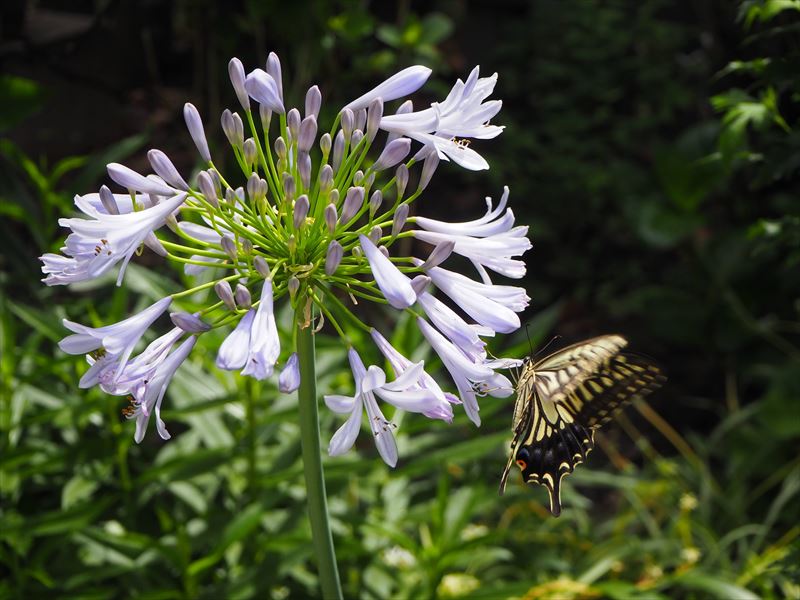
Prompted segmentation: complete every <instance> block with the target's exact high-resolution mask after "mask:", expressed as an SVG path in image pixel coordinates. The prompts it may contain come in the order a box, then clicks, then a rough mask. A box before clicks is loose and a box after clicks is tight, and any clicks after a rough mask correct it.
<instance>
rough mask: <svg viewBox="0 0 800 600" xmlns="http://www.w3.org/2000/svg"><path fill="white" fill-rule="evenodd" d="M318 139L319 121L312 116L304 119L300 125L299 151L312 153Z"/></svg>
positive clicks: (298, 136) (298, 135)
mask: <svg viewBox="0 0 800 600" xmlns="http://www.w3.org/2000/svg"><path fill="white" fill-rule="evenodd" d="M315 137H317V119H316V117H313V116H310V117H306V118H305V119H303V122H302V123H300V130H299V132H298V134H297V149H298V150H299V151H300V152H310V151H311V147H312V146H313V145H314V138H315Z"/></svg>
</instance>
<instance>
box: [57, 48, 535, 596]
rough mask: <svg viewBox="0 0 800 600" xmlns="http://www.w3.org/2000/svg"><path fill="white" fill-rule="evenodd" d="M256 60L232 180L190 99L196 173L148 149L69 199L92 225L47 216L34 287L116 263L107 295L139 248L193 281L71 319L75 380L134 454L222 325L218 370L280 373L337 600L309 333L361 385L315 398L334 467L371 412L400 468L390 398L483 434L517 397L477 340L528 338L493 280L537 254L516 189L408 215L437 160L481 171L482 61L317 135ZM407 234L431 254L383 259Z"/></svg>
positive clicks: (314, 114)
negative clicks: (60, 238)
mask: <svg viewBox="0 0 800 600" xmlns="http://www.w3.org/2000/svg"><path fill="white" fill-rule="evenodd" d="M265 67H266V68H265V69H260V68H257V69H254V70H253V71H251V72H250V73H246V72H245V69H244V66H243V65H242V63H241V62H240V61H239V60H238V59H236V58H234V59H232V60H231V61H230V63H229V75H230V79H231V83H232V84H233V88H234V91H235V93H236V97H237V99H238V102H239V104H240V106H241V110H240V111H231V110H227V109H226V110H225V111H224V112H223V113H222V116H221V124H222V129H223V131H224V133H225V137H226V138H227V140H228V143H229V145H230V151H231V152H232V155H233V158H234V160H235V163H236V165H238V170H236V172H233V173H229V172H226V173H223V172H222V171H221V170H220V169H219V168H218V167H217V163H215V161H214V160H213V158H212V154H211V151H210V147H209V144H208V142H207V140H206V136H205V132H204V126H203V120H202V118H201V116H200V114H199V112H198V111H197V109H196V108H195V107H194V106H193V105H192V104H188V103H187V104H186V105H185V107H184V111H183V114H184V119H185V121H186V125H187V128H188V130H189V134H190V136H191V138H192V140H193V142H194V144H195V146H196V148H197V151H198V153H199V156H200V159H201V164H202V167H201V170H200V171H199V172H197V173H196V174H195V175H194V176H192V177H190V176H188V174H186V176H185V175H182V174H181V173H180V172H179V171H178V169H177V168H176V167H175V165H174V164H173V163H172V162H171V161H170V159H169V157H167V155H166V154H164V153H163V152H161V151H160V150H156V149H153V150H151V151H150V152H148V155H147V156H148V159H149V162H150V165H151V167H152V171H153V172H152V173H150V174H146V175H143V174H140V173H137V172H135V171H133V170H131V169H130V168H128V167H125V166H123V165H119V164H116V163H114V164H110V165H108V174H109V177H110V178H111V180H112V181H113V182H114V183H115V184H116V185H118V186H119V188H120V191H119V192H117V193H114V192H112V191H111V190H110V189H109V188H108V187H106V186H103V187H102V188H101V189H100V190H99V193H96V194H87V195H85V196H78V197H76V198H75V204H76V206H77V208H78V209H79V210H80V211H81V212H82V213H83V215H84V217H83V218H65V219H61V220H60V221H59V223H60V224H61V225H62V226H64V227H66V228H68V229H69V230H70V234H69V235H68V237H67V239H66V242H65V244H64V246H63V248H62V249H61V254H45V255H44V256H42V257H41V260H42V263H43V266H42V271H43V273H44V274H45V275H46V277H45V279H44V282H45V283H47V284H48V285H63V284H69V283H75V282H81V281H86V280H89V279H93V278H96V277H100V276H102V275H105V274H107V273H109V272H112V271H113V270H114V269H117V271H116V275H117V277H116V284H117V285H122V284H123V281H124V275H125V269H126V267H127V265H128V263H129V261H130V260H132V259H134V257H135V256H138V255H139V254H141V253H142V252H144V251H146V250H145V248H146V249H148V250H149V251H151V252H154V253H156V254H157V255H159V256H161V257H163V258H165V259H167V260H169V261H173V262H175V263H178V264H179V265H181V266H182V268H183V269H184V272H185V273H186V274H187V275H189V276H193V277H194V276H196V277H198V278H199V281H198V283H197V285H196V286H195V287H192V288H190V289H185V290H179V291H176V292H175V293H173V294H170V295H169V296H167V297H165V298H163V299H161V300H159V301H157V302H156V303H154V304H153V305H151V306H150V307H148V308H146V309H145V310H143V311H142V312H140V313H138V314H136V315H133V316H131V317H129V318H127V319H125V320H123V321H121V322H119V323H116V324H112V325H107V326H104V327H97V328H93V327H88V326H85V325H81V324H78V323H73V322H70V321H65V322H64V325H65V326H66V327H67V328H68V329H69V330H70V331H72V332H73V333H72V334H71V335H69V336H67V337H66V338H64V340H62V342H61V344H60V346H61V348H62V349H63V350H64V351H65V352H68V353H71V354H87V361H88V363H89V365H90V366H89V369H88V370H87V372H86V374H85V375H84V376H83V377H82V379H81V381H80V385H81V387H89V386H93V385H99V386H100V387H101V388H102V389H103V390H104V391H106V392H107V393H110V394H115V395H126V396H130V397H131V404H130V406H129V407H128V408H127V409H126V410H125V411H124V412H125V414H126V416H127V417H128V418H131V419H135V421H136V431H135V439H136V441H137V442H140V441H141V440H142V439H143V437H144V435H145V429H146V428H147V426H148V423H149V421H150V417H151V415H153V414H154V415H155V417H156V418H155V421H156V430H157V432H158V434H159V435H160V436H161V437H162V438H163V439H168V438H169V437H170V435H169V433H168V431H167V425H166V424H165V423H164V422H163V421H162V419H161V416H160V414H161V405H162V402H163V400H164V396H165V392H166V389H167V386H168V385H169V382H170V380H171V379H172V377H173V375H174V374H175V372H176V370H177V369H178V368H179V367H180V365H181V363H182V362H183V361H184V360H185V359H186V358H187V357H188V356H189V354H190V352H191V351H192V349H193V348H194V347H195V345H196V344H197V343H198V342H202V341H201V339H200V338H202V337H203V336H204V334H205V333H207V332H208V331H210V330H213V329H222V330H223V331H225V332H226V336H225V339H224V341H223V342H222V343H221V345H219V347H218V348H215V349H214V351H215V352H216V365H217V367H218V368H220V369H225V370H231V371H238V372H239V373H241V374H242V375H245V376H250V377H254V378H256V379H258V380H264V379H267V378H270V377H273V376H275V375H276V372H277V376H275V380H276V384H277V386H278V389H279V390H280V391H281V392H284V393H290V392H293V391H295V390H297V391H298V394H299V407H300V410H299V419H300V423H301V433H302V435H303V461H304V464H305V469H306V482H307V486H308V493H309V503H310V504H309V512H310V515H311V521H312V531H313V532H314V541H315V546H316V549H317V554H318V558H319V562H320V577H321V581H322V586H323V592H324V594H325V596H326V597H327V596H337V595H339V591H338V590H339V588H338V578H337V575H336V566H335V562H334V560H333V550H332V544H331V538H330V530H329V527H328V524H327V510H326V506H325V493H324V480H323V478H322V468H321V464H320V462H319V426H318V420H317V408H318V407H317V404H318V399H317V396H316V390H315V381H314V380H315V376H314V365H313V355H314V345H313V333H314V332H316V331H319V330H320V329H321V328H322V327H323V326H324V325H326V324H327V325H328V326H329V327H330V328H331V329H332V330H333V331H335V332H336V333H337V334H338V335H339V336H340V337H341V338H342V340H343V343H344V345H345V346H346V347H347V349H348V357H349V362H350V366H351V368H352V371H353V376H354V380H355V391H354V394H353V395H352V396H348V395H326V396H325V403H326V404H327V406H328V407H329V408H330V409H331V410H332V411H334V412H335V413H339V414H342V415H346V420H345V422H344V424H343V425H342V426H341V428H340V429H339V430H338V431H337V432H336V433H334V434H333V436H332V437H331V439H330V444H329V446H328V452H329V454H331V455H339V454H342V453H344V452H347V451H348V450H349V449H350V448H351V447H352V446H353V444H354V442H355V440H356V438H357V436H358V434H359V432H360V430H361V428H362V425H363V424H364V420H365V419H366V422H367V425H368V428H369V430H370V436H371V438H373V439H374V441H375V444H376V446H377V450H378V453H379V454H380V456H381V457H382V458H383V460H384V461H385V462H386V463H387V464H388V465H390V466H392V467H394V466H395V465H396V463H397V461H398V452H397V445H396V443H395V437H394V436H395V426H394V424H393V423H392V422H391V421H390V420H389V419H387V417H386V416H385V413H384V412H383V411H384V408H385V407H386V406H387V405H388V406H391V407H393V408H394V409H397V410H405V411H410V412H414V413H419V414H421V415H424V416H425V417H428V418H431V419H438V420H443V421H446V422H451V421H452V420H453V418H454V411H453V407H454V406H455V405H463V408H464V410H465V412H466V414H467V416H468V417H469V419H471V420H472V421H473V422H474V423H475V424H476V425H479V424H480V415H479V410H480V406H479V402H478V398H479V397H480V396H483V395H486V394H490V395H494V396H498V397H505V396H508V395H510V394H511V391H512V390H511V384H510V382H509V381H508V379H506V378H505V377H504V376H503V375H502V374H500V373H499V372H498V369H502V368H507V367H508V366H509V365H510V364H512V362H513V361H498V360H493V359H490V358H489V357H488V355H487V352H486V349H485V346H486V342H485V341H484V339H485V338H487V337H492V336H494V335H495V334H496V333H509V332H511V331H514V330H515V329H517V328H518V327H519V325H520V320H519V316H518V313H519V312H521V311H522V310H524V309H525V307H526V306H527V304H528V301H529V298H528V296H527V295H526V294H525V291H524V290H523V289H522V288H520V287H515V286H511V285H507V284H502V285H500V284H497V283H495V282H494V281H493V280H492V278H493V277H495V276H497V275H499V276H503V277H508V278H512V279H519V278H521V277H523V276H524V274H525V264H524V262H522V261H521V260H519V257H520V256H521V255H522V254H523V253H524V252H525V251H526V250H528V249H529V248H530V241H529V240H528V238H527V227H522V226H516V227H515V226H514V214H513V213H512V211H511V209H509V208H507V204H508V197H509V191H508V188H505V189H504V190H503V193H502V196H501V198H500V201H499V203H498V204H497V206H494V205H493V203H492V201H491V199H488V198H487V211H486V213H485V214H484V215H483V216H481V217H478V218H476V219H474V220H471V221H466V222H462V223H448V222H444V221H438V220H434V219H430V218H426V217H421V216H414V214H413V213H412V206H414V202H415V200H417V198H418V197H420V195H421V194H422V193H423V191H424V190H425V188H426V187H427V186H428V183H429V182H430V181H431V178H432V176H433V175H434V174H435V171H436V170H437V168H438V166H439V164H440V163H441V161H450V160H452V161H453V162H455V163H456V164H458V165H460V166H462V167H464V168H467V169H471V170H481V169H487V168H488V164H487V163H486V161H485V160H484V159H483V157H481V156H480V155H479V154H478V153H477V152H476V151H475V150H474V149H472V148H470V147H469V145H470V141H471V139H473V138H477V139H487V138H493V137H496V136H497V135H499V134H500V133H501V132H502V129H503V128H502V127H499V126H496V125H491V124H489V120H490V119H491V118H493V117H494V116H495V115H496V114H497V112H498V111H499V110H500V107H501V102H500V101H499V100H487V98H488V97H489V96H490V95H491V94H492V92H493V89H494V85H495V82H496V80H497V76H496V75H493V76H491V77H487V78H481V77H479V71H478V68H477V67H476V68H475V69H474V70H473V71H472V72H471V73H470V75H469V77H468V78H467V79H466V81H461V80H458V81H457V82H456V83H455V85H454V86H453V88H452V90H451V92H450V93H449V94H448V96H447V97H446V98H445V99H444V100H443V101H442V102H440V103H439V102H434V103H433V104H431V105H430V106H429V107H428V108H425V109H423V110H420V111H414V110H413V105H412V104H411V101H409V100H406V101H404V102H402V103H401V104H399V106H398V107H397V108H396V109H395V111H394V114H385V108H386V104H387V103H389V102H391V101H394V100H401V99H403V98H405V97H406V96H408V95H409V94H412V93H414V92H416V91H417V90H418V89H419V88H420V87H421V86H422V85H423V84H424V83H425V81H426V80H427V78H428V77H429V75H430V69H427V68H426V67H422V66H413V67H409V68H407V69H404V70H403V71H400V72H399V73H397V74H395V75H393V76H392V77H390V78H389V79H387V80H386V81H384V82H383V83H381V84H380V85H378V86H377V87H375V88H374V89H372V90H370V91H368V92H367V93H365V94H363V95H362V96H360V97H358V98H357V99H355V100H353V101H352V102H350V103H349V104H347V105H346V106H345V107H344V108H343V109H341V110H340V111H339V112H338V113H337V116H336V118H335V119H334V121H333V123H332V124H330V126H329V127H327V131H326V132H325V133H321V134H320V132H321V131H325V130H324V129H321V127H320V124H319V123H318V119H319V116H320V109H321V106H322V93H321V91H320V89H319V88H318V87H317V86H313V87H311V88H310V89H309V90H308V93H307V94H306V96H305V102H304V104H303V107H302V108H303V109H302V110H300V109H298V108H290V107H289V106H290V105H289V104H288V103H287V100H288V99H287V98H284V95H283V89H284V88H283V81H282V70H281V65H280V61H279V60H278V57H277V56H276V55H275V54H274V53H273V54H270V56H269V59H268V61H267V64H266V66H265ZM381 132H383V133H381ZM220 164H221V163H220ZM432 200H433V201H435V200H436V199H435V198H434V199H432ZM422 210H423V212H424V206H423V207H422ZM404 238H413V239H415V240H416V241H417V244H416V247H418V248H419V249H420V250H421V251H424V250H426V249H427V250H429V251H428V253H427V255H424V254H423V255H422V256H404V255H399V254H398V253H397V252H396V251H395V248H396V247H397V242H398V241H400V240H402V239H404ZM416 253H417V254H419V253H420V252H416ZM452 254H457V255H459V256H461V257H463V258H466V259H467V260H469V261H470V262H471V263H472V265H474V268H475V270H476V272H477V275H478V279H473V278H471V277H468V276H466V275H463V274H460V273H456V272H454V271H452V270H449V269H447V268H445V267H444V266H442V265H443V263H444V262H445V261H446V260H447V259H448V257H449V256H451V255H452ZM490 272H491V274H490ZM211 289H213V291H214V294H215V299H214V301H212V302H211V303H210V304H208V305H207V306H204V307H202V308H201V309H200V310H196V311H195V312H191V313H190V312H188V311H187V310H185V307H184V309H183V310H182V307H181V304H182V301H183V299H184V298H186V297H195V293H196V292H199V291H203V290H211ZM437 290H438V291H439V292H441V295H439V296H438V297H437ZM280 302H288V303H290V304H291V308H292V314H294V315H295V316H294V331H293V335H292V337H291V339H292V340H293V343H292V346H291V347H288V348H287V347H282V346H281V340H280V337H279V334H278V323H277V322H276V319H275V306H276V304H277V303H280ZM367 302H374V303H377V304H382V305H386V306H387V307H388V308H390V309H392V310H394V311H398V312H399V311H406V312H408V313H410V314H411V315H412V316H413V317H414V319H415V322H416V323H418V326H419V328H420V331H421V332H422V334H423V336H424V337H425V339H426V340H427V341H428V343H429V344H430V345H431V347H432V349H433V351H434V352H435V353H436V354H438V356H439V358H440V359H441V361H442V363H443V365H444V366H445V368H446V370H447V372H448V373H449V375H450V379H449V380H446V379H445V380H439V381H437V380H436V379H434V377H433V376H432V375H431V374H430V373H428V372H427V371H426V369H425V363H424V362H423V361H418V362H413V361H412V360H410V359H409V358H407V357H405V356H403V355H402V354H401V353H400V352H399V351H398V350H397V349H396V348H394V347H393V346H392V345H391V344H390V342H389V341H388V339H387V337H385V336H386V334H388V330H387V328H386V327H385V326H383V325H382V326H381V327H380V328H379V329H380V330H379V329H376V328H373V327H372V326H371V325H370V324H368V323H366V322H364V321H363V318H362V316H360V314H359V313H360V311H359V306H360V305H361V304H363V303H367ZM167 313H168V314H169V319H170V320H171V322H172V327H171V328H170V329H169V330H168V331H167V333H165V334H163V335H161V336H160V337H157V338H156V339H154V340H153V341H151V342H150V343H149V344H148V345H146V347H144V348H143V349H142V350H141V351H140V352H139V354H136V350H137V348H138V347H139V346H140V345H144V342H143V340H144V339H145V338H146V337H147V336H148V334H147V331H148V330H149V328H150V327H151V326H153V325H154V324H155V323H156V322H157V321H158V320H159V319H161V320H165V319H166V315H167ZM381 322H382V323H384V322H385V321H381ZM352 328H361V329H363V330H364V331H365V332H368V333H369V334H370V336H371V339H372V340H373V342H374V344H375V347H376V348H377V350H379V351H380V353H381V354H382V355H383V356H384V357H385V358H386V360H387V361H388V363H389V364H390V365H391V367H392V371H393V374H392V375H393V376H390V375H389V374H387V373H386V372H385V371H384V370H383V369H381V368H380V367H378V366H377V365H365V364H364V362H363V360H362V358H361V356H362V353H363V351H364V349H363V348H359V349H356V348H354V347H353V345H352V343H351V341H350V340H351V336H350V335H348V332H349V331H351V330H352ZM295 344H296V346H295ZM282 357H283V360H282ZM382 406H383V407H384V408H382Z"/></svg>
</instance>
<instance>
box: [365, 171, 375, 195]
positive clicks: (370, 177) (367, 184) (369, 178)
mask: <svg viewBox="0 0 800 600" xmlns="http://www.w3.org/2000/svg"><path fill="white" fill-rule="evenodd" d="M373 183H375V172H374V171H370V173H369V175H367V176H366V177H364V183H363V185H364V189H365V190H366V191H367V192H369V190H370V188H372V184H373Z"/></svg>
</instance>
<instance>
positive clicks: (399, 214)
mask: <svg viewBox="0 0 800 600" xmlns="http://www.w3.org/2000/svg"><path fill="white" fill-rule="evenodd" d="M407 219H408V204H401V205H400V206H398V207H397V210H396V211H394V219H392V237H393V238H395V237H397V234H398V233H400V232H401V231H402V230H403V227H405V224H406V220H407Z"/></svg>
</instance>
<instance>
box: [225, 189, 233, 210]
mask: <svg viewBox="0 0 800 600" xmlns="http://www.w3.org/2000/svg"><path fill="white" fill-rule="evenodd" d="M225 202H227V203H228V204H230V205H231V206H236V192H234V191H233V190H232V189H231V188H228V189H227V190H225Z"/></svg>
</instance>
